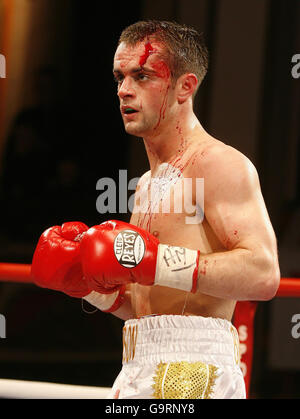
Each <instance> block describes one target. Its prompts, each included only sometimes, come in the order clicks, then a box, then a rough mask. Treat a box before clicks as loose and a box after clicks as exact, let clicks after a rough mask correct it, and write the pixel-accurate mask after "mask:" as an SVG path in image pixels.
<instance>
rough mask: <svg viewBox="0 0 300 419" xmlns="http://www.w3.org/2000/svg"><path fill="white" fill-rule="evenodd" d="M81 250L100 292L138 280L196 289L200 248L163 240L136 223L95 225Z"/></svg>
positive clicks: (91, 284) (92, 284) (88, 273)
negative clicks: (160, 241)
mask: <svg viewBox="0 0 300 419" xmlns="http://www.w3.org/2000/svg"><path fill="white" fill-rule="evenodd" d="M80 250H81V260H82V267H83V272H84V276H85V278H86V280H87V282H88V285H89V287H90V288H91V289H93V290H95V291H98V292H100V293H104V294H105V293H112V292H115V291H116V290H118V289H119V287H120V286H121V285H126V284H129V283H135V282H136V283H139V284H141V285H161V286H167V287H171V288H177V289H181V290H184V291H190V292H196V290H197V278H198V266H199V256H200V253H199V251H197V250H191V249H185V248H183V247H177V246H168V245H164V244H160V243H159V240H158V239H157V238H156V237H154V236H153V235H152V234H150V233H149V232H147V231H145V230H143V229H141V228H139V227H136V226H134V225H131V224H128V223H125V222H122V221H114V220H113V221H107V222H105V223H102V224H100V225H98V226H95V227H92V228H90V229H89V230H88V231H87V233H86V234H85V235H84V237H83V239H82V241H81V247H80Z"/></svg>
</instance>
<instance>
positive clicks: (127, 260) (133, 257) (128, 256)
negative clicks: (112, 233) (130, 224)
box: [114, 230, 145, 268]
mask: <svg viewBox="0 0 300 419" xmlns="http://www.w3.org/2000/svg"><path fill="white" fill-rule="evenodd" d="M114 252H115V256H116V258H117V259H118V262H119V263H120V264H121V265H122V266H124V267H125V268H135V267H136V266H137V265H138V264H139V263H140V261H141V260H142V259H143V257H144V254H145V243H144V240H143V239H142V237H141V236H140V235H139V234H138V233H137V232H136V231H133V230H123V231H121V232H120V233H119V234H118V235H117V237H116V238H115V242H114Z"/></svg>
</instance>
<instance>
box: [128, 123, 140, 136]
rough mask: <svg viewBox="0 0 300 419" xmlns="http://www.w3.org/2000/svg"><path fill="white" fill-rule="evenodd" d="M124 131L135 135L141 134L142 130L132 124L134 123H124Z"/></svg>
mask: <svg viewBox="0 0 300 419" xmlns="http://www.w3.org/2000/svg"><path fill="white" fill-rule="evenodd" d="M125 131H126V132H127V134H129V135H134V136H135V137H142V136H143V131H142V130H141V129H140V128H139V127H137V126H134V124H130V123H129V124H125Z"/></svg>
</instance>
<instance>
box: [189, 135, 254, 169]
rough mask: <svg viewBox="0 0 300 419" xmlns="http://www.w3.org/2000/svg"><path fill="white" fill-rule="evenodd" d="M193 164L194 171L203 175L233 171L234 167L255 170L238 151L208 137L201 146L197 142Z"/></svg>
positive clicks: (249, 161)
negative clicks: (199, 171) (198, 171)
mask: <svg viewBox="0 0 300 419" xmlns="http://www.w3.org/2000/svg"><path fill="white" fill-rule="evenodd" d="M195 163H196V164H195V167H196V169H197V168H198V169H199V170H201V171H203V172H204V173H209V172H211V171H213V172H214V173H215V171H223V170H230V169H232V170H234V168H235V167H238V168H241V167H245V168H248V169H252V170H255V168H254V164H253V163H252V161H251V160H250V159H249V158H248V157H247V156H246V155H245V154H243V153H242V152H241V151H240V150H238V149H236V148H234V147H232V146H230V145H229V144H227V143H225V142H224V141H221V140H218V139H216V138H214V137H212V136H210V135H207V136H206V138H205V141H204V142H203V143H202V144H201V143H200V142H199V146H198V147H197V152H196V158H195Z"/></svg>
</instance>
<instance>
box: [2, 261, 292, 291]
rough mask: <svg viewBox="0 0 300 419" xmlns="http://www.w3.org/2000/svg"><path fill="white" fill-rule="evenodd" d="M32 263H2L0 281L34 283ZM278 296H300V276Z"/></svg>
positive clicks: (281, 287)
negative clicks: (31, 271)
mask: <svg viewBox="0 0 300 419" xmlns="http://www.w3.org/2000/svg"><path fill="white" fill-rule="evenodd" d="M30 270H31V265H30V264H21V263H0V281H2V282H24V283H33V280H32V278H31V274H30ZM276 297H300V278H281V280H280V285H279V288H278V290H277V293H276Z"/></svg>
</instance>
